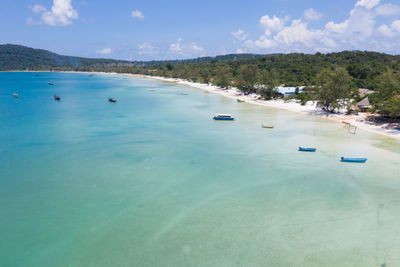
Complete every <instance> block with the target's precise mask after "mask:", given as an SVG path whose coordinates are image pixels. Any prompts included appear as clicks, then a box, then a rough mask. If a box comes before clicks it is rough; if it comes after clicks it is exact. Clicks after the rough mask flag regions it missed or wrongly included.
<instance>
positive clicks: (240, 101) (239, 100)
mask: <svg viewBox="0 0 400 267" xmlns="http://www.w3.org/2000/svg"><path fill="white" fill-rule="evenodd" d="M236 101H237V102H238V103H244V102H245V101H244V100H242V99H239V98H238V99H236Z"/></svg>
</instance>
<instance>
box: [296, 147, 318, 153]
mask: <svg viewBox="0 0 400 267" xmlns="http://www.w3.org/2000/svg"><path fill="white" fill-rule="evenodd" d="M299 151H302V152H315V151H317V149H316V148H313V147H301V146H299Z"/></svg>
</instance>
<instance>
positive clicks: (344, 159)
mask: <svg viewBox="0 0 400 267" xmlns="http://www.w3.org/2000/svg"><path fill="white" fill-rule="evenodd" d="M367 160H368V159H366V158H345V157H341V158H340V161H341V162H353V163H365V162H367Z"/></svg>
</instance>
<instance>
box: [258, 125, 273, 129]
mask: <svg viewBox="0 0 400 267" xmlns="http://www.w3.org/2000/svg"><path fill="white" fill-rule="evenodd" d="M261 128H266V129H273V128H274V126H273V125H266V124H261Z"/></svg>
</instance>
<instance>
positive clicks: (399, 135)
mask: <svg viewBox="0 0 400 267" xmlns="http://www.w3.org/2000/svg"><path fill="white" fill-rule="evenodd" d="M120 75H124V76H131V77H137V78H148V79H157V80H161V81H165V82H173V83H177V84H183V85H187V86H190V87H194V88H198V89H202V90H204V91H208V92H211V93H215V94H218V95H221V96H224V97H228V98H231V99H233V100H236V99H241V100H244V101H245V102H246V103H249V104H255V105H260V106H265V107H270V108H278V109H286V110H289V111H293V112H297V113H302V114H305V115H311V116H319V117H321V118H325V119H327V120H331V121H335V122H338V123H346V124H351V125H354V126H356V127H357V129H361V130H364V131H368V132H372V133H375V134H380V135H384V136H386V137H391V138H394V139H397V140H400V131H398V130H391V129H386V128H385V127H386V126H387V125H388V124H383V125H379V126H378V125H374V124H370V123H368V122H367V121H366V118H367V116H368V114H365V113H359V115H346V114H345V113H344V112H343V111H342V112H340V113H337V114H330V115H329V116H328V117H327V116H326V113H325V112H324V111H323V110H321V109H319V108H317V107H316V102H311V101H310V102H308V103H307V104H306V105H305V106H302V105H300V103H299V102H298V101H295V100H292V101H284V100H268V101H266V100H258V99H257V98H258V96H257V95H249V96H245V95H241V94H240V91H239V90H237V89H236V88H231V89H228V90H223V89H222V88H220V87H218V86H214V85H207V84H201V83H194V82H189V81H185V80H182V79H174V78H164V77H158V76H146V75H138V74H120Z"/></svg>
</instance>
